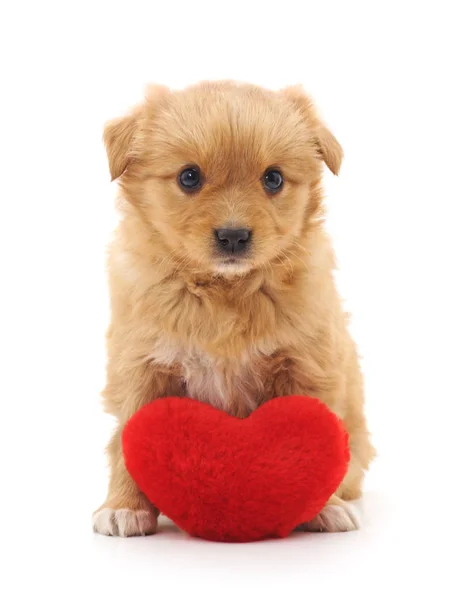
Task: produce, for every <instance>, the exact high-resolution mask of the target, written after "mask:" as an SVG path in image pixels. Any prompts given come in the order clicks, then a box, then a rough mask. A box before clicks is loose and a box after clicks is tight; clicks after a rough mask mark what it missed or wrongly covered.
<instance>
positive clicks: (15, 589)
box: [0, 0, 466, 600]
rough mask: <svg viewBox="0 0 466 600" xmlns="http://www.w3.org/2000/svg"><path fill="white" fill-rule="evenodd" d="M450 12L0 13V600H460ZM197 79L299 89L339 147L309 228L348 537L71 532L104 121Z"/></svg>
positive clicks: (100, 479)
mask: <svg viewBox="0 0 466 600" xmlns="http://www.w3.org/2000/svg"><path fill="white" fill-rule="evenodd" d="M462 4H463V3H462V2H461V1H458V2H448V1H442V2H440V1H438V2H429V1H427V0H425V1H423V2H414V1H405V2H395V1H390V2H375V1H368V2H354V1H351V2H349V1H346V2H341V3H335V2H330V1H326V2H323V1H319V2H311V1H305V0H301V1H300V2H294V1H291V0H288V1H287V2H273V1H271V0H269V1H268V2H252V0H251V1H249V2H247V3H242V2H232V3H228V4H227V3H225V2H222V1H220V0H217V2H209V3H208V2H201V1H197V2H189V3H188V2H182V1H181V0H180V1H178V2H173V3H170V2H168V1H163V2H158V1H157V0H153V1H152V2H147V3H139V2H136V1H132V2H125V3H119V2H116V1H113V2H98V1H97V0H95V1H94V2H84V1H81V2H64V1H61V2H32V1H31V2H14V3H13V2H10V4H9V5H8V4H7V3H4V4H3V5H2V9H1V13H2V14H1V15H0V23H1V24H0V28H1V31H0V45H1V47H0V50H1V54H0V56H1V63H2V78H1V81H2V84H3V85H2V88H3V91H2V92H1V94H0V104H1V111H0V135H1V138H0V140H1V143H0V152H1V157H0V159H1V162H0V164H1V188H0V202H1V214H0V261H1V279H0V285H1V293H0V303H1V310H0V318H1V323H0V326H1V329H0V340H1V341H0V344H1V346H0V351H1V363H0V364H1V380H0V394H1V395H0V398H1V408H2V417H1V424H0V425H1V435H0V444H1V475H2V477H1V480H0V482H1V483H0V485H1V490H0V504H1V506H0V510H1V517H2V524H1V527H0V531H1V534H0V535H1V538H0V543H1V548H2V554H3V558H2V561H1V563H0V564H1V570H2V572H3V574H2V576H1V578H0V595H1V596H2V598H5V599H8V600H9V599H10V598H36V597H39V598H40V597H42V596H44V597H46V598H50V599H55V598H60V599H61V598H67V599H74V598H79V599H81V598H86V597H90V598H94V597H95V598H129V597H131V598H136V597H138V598H139V597H141V598H143V597H148V598H149V597H150V598H152V597H156V598H163V599H164V600H165V599H169V598H172V597H175V598H176V597H180V598H185V597H190V598H230V597H231V598H233V597H234V598H237V597H242V598H262V597H277V598H278V597H279V598H283V597H286V598H288V597H290V598H298V597H303V598H308V597H316V598H326V597H328V598H337V597H350V598H351V597H353V596H354V597H356V596H357V597H359V598H385V597H387V598H389V597H390V598H391V597H393V596H394V595H395V594H396V596H397V597H400V598H408V597H418V596H419V597H421V596H423V595H424V594H425V593H427V592H431V593H432V594H433V595H434V596H438V595H439V594H440V593H441V594H442V597H445V598H448V599H456V598H464V597H465V596H464V594H465V593H466V592H465V585H464V582H463V570H464V566H465V549H464V539H465V538H464V536H465V533H466V531H465V522H466V519H465V504H464V502H465V501H464V492H465V489H464V488H465V485H464V471H465V468H464V463H465V458H466V456H465V450H464V433H463V432H464V419H465V417H466V411H465V402H466V392H465V375H464V373H465V365H466V362H465V358H466V356H465V354H466V353H465V339H466V323H465V300H466V295H465V289H464V288H465V284H464V280H465V266H464V265H465V256H466V243H465V235H464V229H465V218H464V216H465V209H464V207H465V202H466V186H465V159H466V155H465V147H466V145H465V139H466V126H465V125H466V123H465V110H466V109H465V106H466V95H465V93H464V89H463V86H464V79H465V78H464V73H465V66H464V58H462V57H464V56H465V55H466V47H465V41H464V40H465V36H464V23H465V19H464V16H463V15H462V14H461V5H462ZM463 8H464V7H463ZM208 78H235V79H240V80H249V81H252V82H255V83H259V84H262V85H266V86H269V87H272V88H278V87H281V86H283V85H285V84H293V83H297V82H301V83H303V84H304V85H305V87H306V88H307V89H308V90H309V91H310V92H311V93H312V94H313V95H314V96H315V98H316V100H317V103H318V105H319V106H320V108H321V110H322V113H323V115H324V117H325V118H326V120H327V122H328V124H329V126H330V128H331V129H332V130H333V132H334V133H335V135H336V136H337V138H338V139H339V140H340V142H341V143H342V145H343V147H344V149H345V153H346V159H345V162H344V165H343V168H342V172H341V175H340V177H339V178H333V177H332V176H331V175H330V174H328V176H327V177H326V186H327V196H328V201H327V205H328V212H329V220H328V226H329V229H330V231H331V233H332V235H333V237H334V241H335V247H336V251H337V254H338V259H339V265H340V269H341V270H340V274H339V276H338V284H339V287H340V289H341V292H342V294H343V296H344V298H345V301H346V304H347V306H348V308H349V309H350V310H351V311H352V312H353V314H354V319H353V325H352V328H353V333H354V335H355V337H356V338H357V340H358V342H359V347H360V351H361V353H362V355H363V357H364V361H363V367H364V371H365V375H366V382H367V412H368V418H369V423H370V426H371V429H372V431H373V433H374V440H375V444H376V446H377V448H378V450H379V458H378V460H377V461H376V462H375V463H374V464H373V468H372V470H371V473H370V475H369V477H368V479H367V486H366V488H367V492H366V495H365V501H364V503H363V528H362V530H361V531H359V532H356V533H351V534H336V535H295V536H293V537H291V538H289V539H287V540H283V541H273V542H264V543H258V544H250V545H220V544H211V543H208V542H202V541H195V540H191V539H189V538H187V537H186V536H185V535H183V534H181V533H179V532H177V531H176V530H175V529H173V528H172V527H170V526H169V525H165V526H164V527H162V531H161V533H160V534H158V535H157V536H152V537H148V538H145V539H142V538H141V539H129V540H128V539H126V540H125V539H112V538H104V537H100V536H97V535H94V534H93V533H92V532H91V527H90V517H91V513H92V511H93V510H94V509H95V508H97V507H98V506H99V505H100V503H101V502H102V501H103V499H104V495H105V488H106V471H105V459H104V455H103V448H104V445H105V443H106V441H107V438H108V436H109V432H110V429H111V427H112V422H111V420H110V418H109V417H106V416H104V414H103V412H102V410H101V406H100V404H99V391H100V390H101V389H102V387H103V385H104V376H105V353H104V332H105V328H106V324H107V319H108V299H107V291H106V278H105V245H106V243H107V241H108V239H109V236H110V233H111V230H112V227H113V225H114V223H115V213H114V208H113V198H114V195H115V192H116V188H115V187H114V186H113V185H110V183H109V175H108V170H107V164H106V158H105V153H104V149H103V146H102V144H101V132H102V125H103V123H104V121H105V120H106V119H108V118H112V117H114V116H116V115H118V114H119V113H120V112H121V111H123V110H124V109H126V108H127V107H128V106H130V105H131V104H132V103H134V102H137V101H138V100H139V99H140V98H141V96H142V91H143V87H144V84H145V83H146V82H149V81H156V82H161V83H164V84H167V85H170V86H173V87H180V86H184V85H185V84H187V83H191V82H195V81H197V80H199V79H208ZM1 588H5V590H2V589H1Z"/></svg>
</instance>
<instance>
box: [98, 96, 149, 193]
mask: <svg viewBox="0 0 466 600" xmlns="http://www.w3.org/2000/svg"><path fill="white" fill-rule="evenodd" d="M141 116H142V108H141V107H140V106H137V107H136V108H134V109H133V110H132V111H131V112H130V113H129V114H127V115H125V116H124V117H118V118H117V119H113V120H112V121H109V122H108V123H107V124H106V125H105V128H104V144H105V149H106V150H107V157H108V166H109V168H110V175H111V177H112V181H113V180H114V179H117V177H120V175H122V174H123V172H124V171H125V169H126V167H127V166H128V164H129V162H130V158H131V149H132V146H133V142H134V137H135V134H136V131H137V129H138V127H139V122H140V119H141Z"/></svg>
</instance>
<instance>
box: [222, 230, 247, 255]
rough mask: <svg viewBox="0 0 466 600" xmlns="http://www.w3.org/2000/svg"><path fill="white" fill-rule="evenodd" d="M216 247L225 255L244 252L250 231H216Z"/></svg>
mask: <svg viewBox="0 0 466 600" xmlns="http://www.w3.org/2000/svg"><path fill="white" fill-rule="evenodd" d="M215 238H216V240H217V246H218V247H219V248H220V249H221V250H222V251H223V252H225V253H227V254H233V253H234V254H239V253H241V252H244V251H245V250H246V248H247V247H248V245H249V242H250V241H251V230H250V229H216V230H215Z"/></svg>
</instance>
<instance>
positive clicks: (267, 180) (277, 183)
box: [262, 169, 284, 194]
mask: <svg viewBox="0 0 466 600" xmlns="http://www.w3.org/2000/svg"><path fill="white" fill-rule="evenodd" d="M262 181H263V184H264V187H265V189H266V190H267V192H270V193H272V194H276V193H277V192H279V191H280V190H281V189H282V187H283V182H284V179H283V175H282V174H281V173H280V171H279V170H278V169H267V171H266V172H265V173H264V177H263V178H262Z"/></svg>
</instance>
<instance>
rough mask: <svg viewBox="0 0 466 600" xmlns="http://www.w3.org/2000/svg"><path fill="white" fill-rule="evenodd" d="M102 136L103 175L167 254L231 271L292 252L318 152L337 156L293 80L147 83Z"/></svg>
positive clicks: (306, 211)
mask: <svg viewBox="0 0 466 600" xmlns="http://www.w3.org/2000/svg"><path fill="white" fill-rule="evenodd" d="M104 138H105V141H106V145H107V151H108V155H109V161H110V168H111V172H112V176H113V177H114V178H115V177H118V176H120V175H122V174H123V177H122V178H121V184H122V187H123V189H124V191H125V195H126V197H127V198H128V199H129V200H130V201H131V202H133V203H136V204H137V205H138V206H139V208H140V209H141V211H142V212H143V214H144V217H145V219H146V221H147V222H149V223H150V224H151V226H152V227H153V228H154V231H157V232H158V233H159V234H160V235H163V236H164V238H165V241H166V243H167V245H168V246H169V247H170V248H171V250H172V252H173V255H176V256H177V257H179V258H180V259H182V260H186V263H192V264H195V265H196V268H198V269H199V268H200V269H201V270H203V271H206V272H214V273H221V274H230V275H231V274H236V273H238V274H244V273H245V272H247V271H249V270H251V269H255V268H260V267H264V268H265V267H266V265H267V263H269V262H270V261H272V260H273V259H275V258H278V259H280V255H282V256H285V255H286V253H287V252H292V248H293V245H296V244H299V243H300V238H301V236H302V235H303V234H304V233H305V231H306V228H307V227H308V226H309V221H310V220H312V216H313V215H315V214H316V213H317V212H318V208H319V207H318V202H319V193H318V185H319V181H320V177H321V171H322V167H321V165H322V160H324V161H325V162H326V163H327V165H328V166H329V167H330V168H331V170H332V171H333V172H335V173H336V172H337V171H338V168H339V165H340V161H341V148H340V146H339V145H338V142H337V141H336V140H335V138H334V137H333V136H332V134H331V133H330V132H329V131H328V130H327V129H326V128H325V127H324V126H323V125H322V123H321V122H320V121H319V120H318V118H317V116H316V114H315V111H314V109H313V106H312V103H311V101H310V100H309V98H308V97H307V96H305V95H304V93H303V92H302V91H301V90H300V89H296V88H291V89H289V90H285V91H283V92H269V91H266V90H262V89H260V88H257V87H253V86H247V85H241V86H240V85H236V84H232V83H217V84H201V85H198V86H196V87H192V88H188V89H187V90H185V91H182V92H169V91H168V90H165V89H163V88H153V89H152V90H151V91H150V93H149V95H148V97H147V99H146V102H145V103H144V104H143V105H141V106H139V107H137V108H136V109H135V110H134V111H133V113H132V114H130V115H128V116H127V117H123V118H122V119H118V120H116V121H113V122H111V123H109V124H108V126H107V128H106V131H105V136H104Z"/></svg>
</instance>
